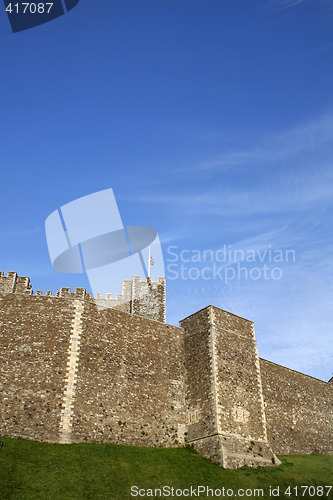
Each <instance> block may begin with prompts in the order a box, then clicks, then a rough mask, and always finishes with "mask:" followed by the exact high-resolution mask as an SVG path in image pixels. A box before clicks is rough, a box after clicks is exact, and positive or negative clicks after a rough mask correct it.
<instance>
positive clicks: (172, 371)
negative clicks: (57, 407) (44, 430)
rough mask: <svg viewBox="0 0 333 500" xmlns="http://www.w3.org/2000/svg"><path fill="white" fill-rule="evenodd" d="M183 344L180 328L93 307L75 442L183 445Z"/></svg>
mask: <svg viewBox="0 0 333 500" xmlns="http://www.w3.org/2000/svg"><path fill="white" fill-rule="evenodd" d="M183 343H184V339H183V332H182V330H181V329H180V328H177V327H174V326H170V325H164V324H161V323H158V322H156V321H151V320H147V319H145V318H140V317H136V316H133V315H130V314H125V313H123V312H120V311H116V310H114V309H105V310H100V311H99V310H98V309H97V307H96V305H95V304H94V303H93V302H92V301H90V302H89V301H88V302H86V304H85V310H84V313H83V319H82V333H81V347H80V364H79V369H78V373H77V387H76V391H77V396H76V400H75V404H74V419H73V434H72V437H73V440H76V441H82V440H84V439H89V440H93V441H104V442H107V441H109V442H113V443H124V444H132V445H136V446H175V445H177V444H183V443H184V432H185V430H186V429H185V425H184V424H185V407H184V394H185V367H184V345H183Z"/></svg>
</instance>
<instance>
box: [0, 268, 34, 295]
mask: <svg viewBox="0 0 333 500" xmlns="http://www.w3.org/2000/svg"><path fill="white" fill-rule="evenodd" d="M0 293H29V294H32V293H33V292H32V287H31V283H30V279H29V278H28V277H27V276H18V275H17V273H16V272H14V271H10V272H8V273H7V275H5V274H4V273H3V272H2V271H1V272H0Z"/></svg>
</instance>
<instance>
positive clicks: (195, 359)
mask: <svg viewBox="0 0 333 500" xmlns="http://www.w3.org/2000/svg"><path fill="white" fill-rule="evenodd" d="M180 324H181V326H182V327H183V328H184V330H185V354H186V367H187V375H188V391H187V403H188V410H189V430H188V440H189V442H191V443H193V444H194V445H195V447H196V448H197V449H198V450H199V451H200V452H201V453H202V454H203V455H205V456H207V457H208V458H210V459H212V460H214V461H216V462H217V463H219V464H220V465H222V466H223V467H226V468H236V467H240V466H241V465H250V466H257V465H274V464H278V463H279V461H278V460H277V458H276V456H275V455H274V453H273V452H272V450H271V449H270V446H269V444H268V441H267V433H266V423H265V414H264V408H263V397H262V390H261V380H260V368H259V358H258V352H257V345H256V340H255V335H254V328H253V323H252V322H251V321H248V320H245V319H243V318H240V317H238V316H235V315H234V314H231V313H228V312H226V311H222V310H221V309H218V308H216V307H213V306H209V307H207V308H205V309H203V310H201V311H199V312H198V313H195V314H193V315H191V316H190V317H188V318H186V319H184V320H183V321H181V322H180Z"/></svg>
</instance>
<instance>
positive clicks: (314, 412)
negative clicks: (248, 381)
mask: <svg viewBox="0 0 333 500" xmlns="http://www.w3.org/2000/svg"><path fill="white" fill-rule="evenodd" d="M260 367H261V377H262V386H263V393H264V400H265V413H266V419H267V429H268V439H269V442H270V443H271V445H272V447H273V449H274V451H276V453H281V454H282V453H283V454H298V453H324V454H332V453H333V449H332V437H333V386H332V384H330V383H327V382H323V381H322V380H318V379H316V378H313V377H309V376H308V375H304V374H303V373H299V372H296V371H294V370H290V369H289V368H285V367H284V366H280V365H277V364H275V363H272V362H270V361H266V360H265V359H260Z"/></svg>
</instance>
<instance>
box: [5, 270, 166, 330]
mask: <svg viewBox="0 0 333 500" xmlns="http://www.w3.org/2000/svg"><path fill="white" fill-rule="evenodd" d="M1 293H19V294H25V295H32V296H36V297H54V298H66V299H81V300H93V301H94V302H95V303H96V305H97V306H98V308H99V309H109V308H116V309H119V310H121V311H123V312H127V313H130V314H135V315H137V316H143V317H145V318H150V319H154V320H155V321H160V322H162V323H165V321H166V308H165V301H166V292H165V278H164V277H158V278H157V281H153V280H152V279H151V278H150V277H147V278H146V280H144V281H142V279H141V276H133V278H132V279H131V280H123V282H122V290H121V293H118V294H117V295H116V296H115V297H112V294H111V293H107V294H106V296H105V297H102V295H101V294H100V293H97V294H96V296H95V297H92V295H91V293H90V292H87V291H86V289H85V288H75V291H74V292H73V291H72V290H71V288H70V287H61V288H60V290H59V291H57V292H55V294H53V293H52V291H51V290H47V291H46V292H45V294H43V291H42V290H36V293H35V294H34V292H33V289H32V286H31V283H30V279H29V278H28V277H23V276H18V275H17V273H16V272H8V273H7V275H5V274H4V273H3V272H0V294H1Z"/></svg>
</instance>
